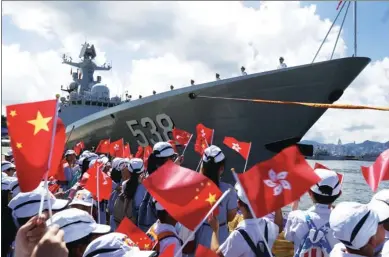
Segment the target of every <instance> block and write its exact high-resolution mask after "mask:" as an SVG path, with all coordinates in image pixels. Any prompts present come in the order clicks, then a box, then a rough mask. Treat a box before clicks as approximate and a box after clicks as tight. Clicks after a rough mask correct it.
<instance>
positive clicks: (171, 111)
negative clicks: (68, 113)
mask: <svg viewBox="0 0 389 257" xmlns="http://www.w3.org/2000/svg"><path fill="white" fill-rule="evenodd" d="M369 62H370V59H369V58H364V57H356V58H342V59H337V60H332V61H326V62H320V63H315V64H309V65H304V66H297V67H291V68H287V69H282V70H274V71H269V72H263V73H257V74H252V75H247V76H240V77H236V78H231V79H225V80H221V81H215V82H210V83H206V84H201V85H194V86H190V87H186V88H180V89H177V90H173V91H169V92H165V93H160V94H157V95H152V96H149V97H145V98H142V99H139V100H135V101H131V102H128V103H124V104H121V105H119V106H116V107H112V108H109V109H107V110H104V111H101V112H98V113H95V114H92V115H90V116H87V117H85V118H83V119H81V120H79V121H77V122H75V123H73V124H70V125H69V126H68V127H67V133H68V136H69V134H70V132H71V131H72V129H73V128H74V129H73V131H72V133H71V136H70V139H69V144H68V147H69V146H73V145H74V144H76V143H77V142H78V141H81V140H83V141H84V143H85V144H86V146H87V147H91V146H95V145H97V144H98V142H99V140H101V139H105V138H111V142H112V141H114V140H117V139H120V138H122V137H123V138H124V140H125V141H127V142H129V143H130V145H131V152H132V153H134V152H136V149H137V147H138V145H143V146H145V145H148V144H150V145H153V143H154V142H156V141H159V140H161V139H162V140H166V139H167V137H168V136H171V132H170V130H171V128H172V126H173V124H171V123H174V125H175V126H176V127H177V128H180V129H184V130H187V131H189V132H192V133H195V127H196V125H197V124H198V123H203V124H204V125H205V126H207V127H209V128H213V129H214V130H215V134H214V138H213V143H214V144H216V145H218V146H220V147H221V148H222V150H223V151H224V152H225V153H226V155H227V158H228V161H227V164H228V167H227V169H228V170H229V169H230V168H231V167H234V168H235V169H236V170H237V171H241V170H242V169H243V167H244V164H245V160H244V159H243V158H242V157H240V156H239V155H238V154H237V153H235V152H233V151H232V150H231V149H228V148H227V147H226V146H224V145H223V143H222V142H223V139H224V136H232V137H235V138H237V139H238V140H240V141H246V142H252V149H251V154H250V158H249V162H248V167H251V166H252V165H254V164H255V163H257V162H259V161H263V160H265V159H268V158H270V157H272V156H273V155H274V154H275V153H274V152H272V151H269V150H268V149H267V147H266V145H268V144H272V143H274V142H277V141H281V145H282V143H283V140H288V139H291V140H289V141H290V142H292V143H297V142H298V141H299V140H301V138H302V137H303V136H304V134H305V133H306V132H307V131H308V130H309V129H310V128H311V126H312V125H313V124H314V123H315V122H316V121H317V120H318V119H319V118H320V117H321V116H322V115H323V113H324V112H325V111H326V109H319V108H310V107H305V106H293V105H277V104H262V103H253V102H242V101H229V100H218V99H201V98H197V99H194V100H192V99H190V98H189V97H188V94H189V93H191V92H195V93H196V94H198V95H205V96H219V97H234V98H250V99H267V100H281V101H301V102H317V103H332V102H333V101H336V100H337V99H338V98H339V97H340V96H341V94H342V92H343V90H345V89H346V88H347V87H348V86H349V85H350V83H351V82H352V81H353V80H354V79H355V78H356V77H357V76H358V74H359V73H360V72H361V71H362V70H363V69H364V68H365V67H366V65H367V64H368V63H369ZM169 123H170V124H169ZM194 142H195V136H194V137H193V139H192V140H191V143H190V145H189V147H188V148H187V150H186V153H185V166H187V167H190V168H192V169H195V168H196V167H197V164H198V162H199V158H200V157H199V156H198V155H197V154H196V153H195V152H194ZM284 142H286V141H284ZM290 142H288V143H287V144H290ZM286 146H287V145H285V144H284V146H283V147H286Z"/></svg>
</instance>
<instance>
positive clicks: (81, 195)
mask: <svg viewBox="0 0 389 257" xmlns="http://www.w3.org/2000/svg"><path fill="white" fill-rule="evenodd" d="M76 204H79V205H83V206H86V207H91V206H92V205H96V202H95V200H93V195H92V193H91V192H89V191H88V190H86V189H82V190H78V191H77V192H76V194H75V196H74V198H73V200H72V201H71V202H70V204H69V206H72V205H76Z"/></svg>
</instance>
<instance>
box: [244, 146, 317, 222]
mask: <svg viewBox="0 0 389 257" xmlns="http://www.w3.org/2000/svg"><path fill="white" fill-rule="evenodd" d="M238 177H239V180H240V183H241V185H242V187H243V189H244V190H245V192H246V194H247V197H248V199H249V201H250V203H251V205H252V207H253V210H254V212H255V215H256V216H257V217H263V216H265V215H267V214H269V213H271V212H273V211H276V210H279V209H280V208H282V207H283V206H286V205H288V204H290V203H292V202H294V201H296V200H298V199H299V198H300V196H302V195H303V194H304V193H305V192H307V191H308V190H309V189H310V187H311V186H313V185H314V184H316V183H317V182H319V181H320V177H319V176H317V175H316V173H315V172H314V171H313V169H312V168H311V166H309V164H308V163H307V162H306V161H305V159H304V156H302V155H301V154H300V152H299V150H298V148H297V147H296V146H291V147H288V148H285V149H284V150H282V151H281V152H280V153H279V154H277V155H276V156H274V157H273V158H272V159H270V160H267V161H264V162H261V163H258V164H256V165H255V166H254V167H252V168H251V169H250V170H248V171H246V172H245V173H241V174H238Z"/></svg>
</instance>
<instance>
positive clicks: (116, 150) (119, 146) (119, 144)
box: [109, 138, 124, 158]
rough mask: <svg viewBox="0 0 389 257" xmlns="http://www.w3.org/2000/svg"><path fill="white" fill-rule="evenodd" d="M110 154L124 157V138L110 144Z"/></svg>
mask: <svg viewBox="0 0 389 257" xmlns="http://www.w3.org/2000/svg"><path fill="white" fill-rule="evenodd" d="M109 154H110V155H111V156H115V157H120V158H124V141H123V138H121V139H119V140H116V141H115V142H112V143H111V144H110V146H109Z"/></svg>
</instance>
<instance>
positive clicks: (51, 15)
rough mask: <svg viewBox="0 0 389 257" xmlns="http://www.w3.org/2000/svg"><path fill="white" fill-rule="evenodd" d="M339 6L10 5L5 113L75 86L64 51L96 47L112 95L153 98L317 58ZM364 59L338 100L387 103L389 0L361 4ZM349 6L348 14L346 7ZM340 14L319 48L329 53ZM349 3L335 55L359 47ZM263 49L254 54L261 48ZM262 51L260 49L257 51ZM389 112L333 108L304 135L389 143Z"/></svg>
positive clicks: (5, 28) (6, 11)
mask: <svg viewBox="0 0 389 257" xmlns="http://www.w3.org/2000/svg"><path fill="white" fill-rule="evenodd" d="M337 3H338V2H337V1H333V2H313V1H304V2H289V1H287V2H270V1H268V2H266V1H245V2H241V1H236V2H232V1H229V2H211V1H203V2H163V3H161V2H146V1H144V2H111V1H103V2H95V1H90V2H78V1H69V2H65V1H59V2H53V1H44V2H3V10H2V56H1V58H2V95H1V97H2V112H3V113H4V110H5V108H4V107H5V106H6V105H8V104H15V103H22V102H26V101H38V100H44V99H49V98H52V97H53V96H54V95H55V94H57V93H60V87H61V85H64V86H65V87H66V86H67V85H68V84H69V83H70V82H71V77H70V75H69V74H70V67H69V66H65V65H63V64H61V56H62V54H64V53H65V54H68V55H70V56H73V58H76V57H77V56H78V54H79V51H80V47H81V44H82V43H84V42H85V41H88V42H89V43H93V44H94V45H95V48H96V50H97V55H98V56H97V58H96V62H97V63H98V64H103V63H105V62H111V63H112V65H113V69H112V70H111V71H109V72H101V73H97V72H96V73H95V76H97V75H101V76H102V82H103V83H107V85H108V86H109V88H110V90H111V96H113V95H121V94H123V93H124V92H125V91H126V90H128V91H129V93H130V94H132V95H139V94H142V95H143V96H146V95H150V94H152V91H153V90H156V91H157V92H163V91H166V90H169V86H170V85H171V84H173V85H175V87H176V88H178V87H181V86H187V84H188V83H189V80H190V79H192V78H194V79H195V80H196V83H197V84H199V83H201V82H207V81H212V80H214V74H215V72H218V73H220V74H221V76H222V77H232V76H234V75H237V74H238V72H239V67H241V66H242V65H243V64H244V66H245V67H246V68H247V71H248V72H249V73H254V72H260V71H266V70H272V69H274V68H275V67H276V66H277V65H278V58H279V56H283V57H284V58H285V62H286V63H287V65H288V66H295V65H301V64H306V63H309V62H311V60H312V58H313V56H314V55H315V53H316V51H317V49H318V47H319V46H320V44H321V42H322V40H323V38H324V36H325V34H326V33H327V31H328V29H329V28H330V26H331V24H332V21H333V19H334V18H335V16H336V14H337V11H336V6H337ZM357 10H358V13H357V17H358V19H357V21H358V23H357V24H358V33H357V35H358V41H357V42H358V53H357V54H358V56H367V57H370V58H371V59H372V62H371V63H370V64H369V66H368V67H367V68H366V69H365V70H364V71H363V72H362V73H361V74H360V75H359V77H358V78H357V79H356V80H355V81H354V82H353V83H352V84H351V86H350V87H349V88H348V89H347V90H346V91H345V93H344V95H343V96H342V97H341V99H340V100H339V101H338V103H350V104H365V105H373V106H389V47H388V46H389V29H388V28H389V2H374V1H369V2H361V3H358V8H357ZM344 11H345V9H344V10H343V12H344ZM342 17H343V16H342V15H341V16H340V18H339V20H338V21H337V23H336V24H337V25H336V26H335V27H334V28H333V31H332V32H331V33H330V35H329V37H328V39H327V41H326V43H325V44H324V46H323V49H322V51H321V53H320V54H319V57H318V59H317V60H318V61H323V60H327V59H328V56H329V55H330V53H331V51H332V48H333V45H334V42H335V39H336V36H337V33H338V31H339V28H340V26H339V25H340V24H341V19H342ZM353 33H354V23H353V9H352V8H351V7H350V9H349V14H348V16H347V18H346V21H345V25H344V28H343V30H342V33H341V36H340V39H339V42H338V45H337V48H336V50H335V55H334V58H340V57H346V56H351V55H352V54H353V53H354V48H353V45H354V34H353ZM253 49H255V50H253ZM253 51H256V55H254V54H253ZM388 128H389V114H388V113H387V112H380V111H365V110H358V111H355V110H351V111H350V110H328V111H327V112H326V113H325V114H324V115H323V116H322V117H321V118H320V119H319V120H318V122H317V123H316V124H315V125H314V126H313V127H312V128H311V129H310V130H309V131H308V133H307V134H306V135H305V137H304V139H307V140H316V141H319V142H323V143H336V142H337V141H338V139H339V138H340V139H341V140H342V142H343V143H348V142H354V141H356V142H363V141H365V140H373V141H381V142H386V141H389V136H388V132H387V131H388Z"/></svg>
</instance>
